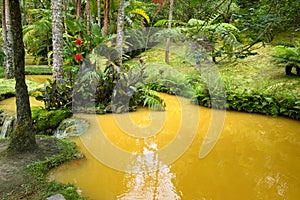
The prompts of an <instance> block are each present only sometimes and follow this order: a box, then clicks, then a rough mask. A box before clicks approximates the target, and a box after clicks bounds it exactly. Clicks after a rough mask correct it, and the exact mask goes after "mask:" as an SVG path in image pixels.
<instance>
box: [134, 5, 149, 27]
mask: <svg viewBox="0 0 300 200" xmlns="http://www.w3.org/2000/svg"><path fill="white" fill-rule="evenodd" d="M130 13H132V14H137V15H140V16H142V17H143V18H144V19H145V20H146V21H147V23H148V24H150V17H149V16H148V15H147V13H146V12H145V11H144V10H142V9H140V8H136V9H134V10H132V11H131V12H130Z"/></svg>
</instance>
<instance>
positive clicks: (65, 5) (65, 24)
mask: <svg viewBox="0 0 300 200" xmlns="http://www.w3.org/2000/svg"><path fill="white" fill-rule="evenodd" d="M63 4H64V20H63V22H64V29H65V33H67V30H68V27H67V23H66V21H67V19H68V7H69V1H68V0H63Z"/></svg>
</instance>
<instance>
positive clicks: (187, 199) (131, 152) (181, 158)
mask: <svg viewBox="0 0 300 200" xmlns="http://www.w3.org/2000/svg"><path fill="white" fill-rule="evenodd" d="M162 97H163V98H164V99H165V102H166V104H167V109H166V112H150V111H149V110H148V109H145V108H141V109H139V110H138V111H137V112H133V113H129V114H119V115H111V114H107V115H98V116H96V115H77V117H81V118H85V119H87V120H88V121H89V123H90V128H89V129H88V131H87V132H86V133H85V134H84V135H83V136H82V137H80V138H74V141H75V142H76V143H77V144H78V146H79V148H80V150H81V151H83V153H84V154H85V156H86V158H85V159H82V160H77V161H72V162H69V163H66V164H63V165H62V166H60V167H58V168H56V169H54V170H52V171H51V172H50V173H49V175H48V177H49V179H55V180H57V181H59V182H64V183H67V182H70V183H75V184H76V185H77V186H78V187H79V189H80V190H82V195H84V196H88V197H89V198H90V199H95V200H113V199H120V200H125V199H128V200H135V199H143V200H144V199H150V200H152V199H158V200H172V199H184V200H207V199H222V200H223V199H249V200H250V199H298V198H299V197H300V123H299V121H295V120H289V119H286V118H281V117H276V118H275V117H268V116H262V115H256V114H246V113H239V112H226V118H225V121H224V123H223V121H222V113H217V115H215V114H214V113H213V112H212V110H210V109H206V108H202V107H198V106H195V105H191V104H189V103H188V101H186V100H183V99H179V100H178V99H177V98H176V97H175V96H169V95H165V94H162ZM218 116H221V117H218ZM214 126H221V132H220V134H218V133H216V132H217V130H218V128H214ZM211 127H213V128H211ZM210 128H211V129H212V131H213V132H212V133H208V130H209V129H210ZM194 133H195V135H194ZM207 135H209V136H212V140H214V139H218V140H217V143H216V145H215V146H213V145H211V146H209V142H207V141H206V142H207V144H208V145H205V144H203V141H204V140H206V139H205V136H207ZM208 138H209V137H208ZM190 143H191V144H190ZM203 147H204V148H203ZM201 148H203V149H206V151H207V153H208V154H207V155H206V154H205V155H204V156H202V157H203V158H200V157H199V152H200V149H201Z"/></svg>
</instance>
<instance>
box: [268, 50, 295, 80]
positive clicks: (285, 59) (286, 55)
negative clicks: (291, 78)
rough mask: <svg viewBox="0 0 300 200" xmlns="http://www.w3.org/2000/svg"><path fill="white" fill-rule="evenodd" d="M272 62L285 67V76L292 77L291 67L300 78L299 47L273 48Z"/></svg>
mask: <svg viewBox="0 0 300 200" xmlns="http://www.w3.org/2000/svg"><path fill="white" fill-rule="evenodd" d="M272 57H273V59H272V61H273V62H275V63H276V64H277V65H279V66H283V67H285V73H286V75H292V69H293V67H295V68H296V71H297V75H298V76H300V47H287V46H281V45H280V46H276V47H274V48H273V53H272Z"/></svg>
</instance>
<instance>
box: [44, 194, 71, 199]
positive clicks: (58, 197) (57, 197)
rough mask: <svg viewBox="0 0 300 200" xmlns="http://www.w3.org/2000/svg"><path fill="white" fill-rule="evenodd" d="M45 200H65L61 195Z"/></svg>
mask: <svg viewBox="0 0 300 200" xmlns="http://www.w3.org/2000/svg"><path fill="white" fill-rule="evenodd" d="M46 200H66V199H65V197H64V196H63V195H62V194H56V195H53V196H51V197H48V198H47V199H46Z"/></svg>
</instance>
